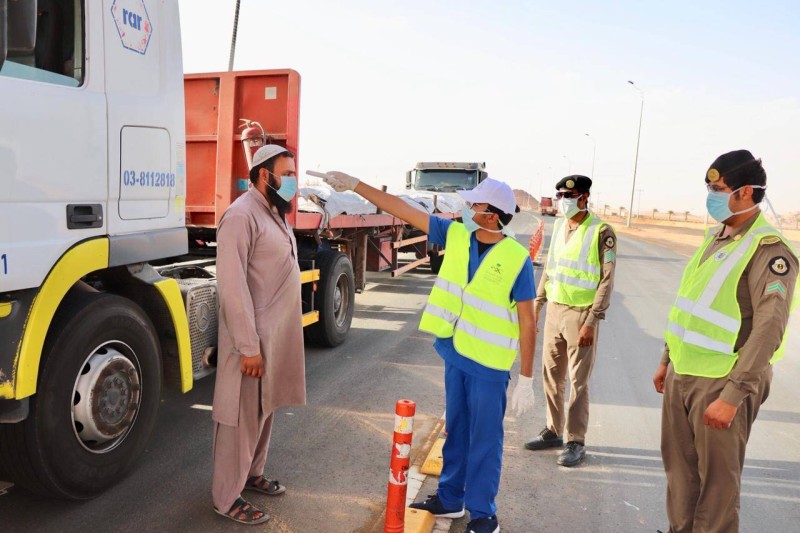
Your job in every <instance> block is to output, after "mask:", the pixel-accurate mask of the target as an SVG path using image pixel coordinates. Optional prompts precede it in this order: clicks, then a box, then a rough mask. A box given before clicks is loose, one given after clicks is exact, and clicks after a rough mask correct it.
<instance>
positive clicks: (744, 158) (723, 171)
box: [705, 150, 761, 183]
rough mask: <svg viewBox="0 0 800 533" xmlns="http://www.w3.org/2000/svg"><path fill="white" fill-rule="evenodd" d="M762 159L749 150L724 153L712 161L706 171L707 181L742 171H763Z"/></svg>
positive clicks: (711, 181)
mask: <svg viewBox="0 0 800 533" xmlns="http://www.w3.org/2000/svg"><path fill="white" fill-rule="evenodd" d="M760 168H761V160H760V159H756V158H755V157H753V154H751V153H750V151H749V150H734V151H733V152H728V153H727V154H722V155H721V156H719V157H718V158H716V159H715V160H714V162H713V163H711V166H710V167H708V170H707V171H706V176H705V179H706V183H709V182H710V183H713V182H715V181H718V180H719V179H720V178H724V177H725V176H730V175H731V174H733V173H738V172H741V171H751V170H757V171H759V172H760V171H761V170H760Z"/></svg>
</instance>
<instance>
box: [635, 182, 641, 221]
mask: <svg viewBox="0 0 800 533" xmlns="http://www.w3.org/2000/svg"><path fill="white" fill-rule="evenodd" d="M636 192H638V193H639V199H638V200H637V203H636V218H637V219H640V218H641V217H642V189H637V190H636Z"/></svg>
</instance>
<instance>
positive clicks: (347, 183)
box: [306, 170, 361, 192]
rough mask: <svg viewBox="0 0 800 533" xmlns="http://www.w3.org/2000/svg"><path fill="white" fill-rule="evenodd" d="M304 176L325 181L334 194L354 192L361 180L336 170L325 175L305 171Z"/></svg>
mask: <svg viewBox="0 0 800 533" xmlns="http://www.w3.org/2000/svg"><path fill="white" fill-rule="evenodd" d="M306 174H308V175H310V176H316V177H318V178H322V179H323V180H325V183H327V184H328V185H330V186H331V187H333V190H334V191H336V192H345V191H354V190H355V189H356V186H357V185H358V184H359V183H361V180H359V179H358V178H355V177H353V176H351V175H349V174H345V173H344V172H338V171H336V170H333V171H331V172H325V173H322V172H315V171H313V170H307V171H306Z"/></svg>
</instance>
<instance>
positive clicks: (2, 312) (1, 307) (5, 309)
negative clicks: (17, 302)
mask: <svg viewBox="0 0 800 533" xmlns="http://www.w3.org/2000/svg"><path fill="white" fill-rule="evenodd" d="M12 305H13V304H12V303H11V302H3V303H0V318H5V317H7V316H8V315H10V314H11V306H12Z"/></svg>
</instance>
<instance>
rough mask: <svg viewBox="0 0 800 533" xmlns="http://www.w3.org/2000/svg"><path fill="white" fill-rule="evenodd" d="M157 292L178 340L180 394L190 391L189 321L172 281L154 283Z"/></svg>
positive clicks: (177, 286)
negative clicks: (164, 304)
mask: <svg viewBox="0 0 800 533" xmlns="http://www.w3.org/2000/svg"><path fill="white" fill-rule="evenodd" d="M154 286H155V288H156V289H158V292H159V293H161V296H162V297H163V298H164V303H166V304H167V308H168V309H169V314H170V316H172V326H173V327H174V328H175V338H176V339H178V364H179V365H180V367H181V392H189V391H190V390H192V342H191V339H190V338H189V319H188V317H187V316H186V306H185V305H184V303H183V296H181V289H180V286H179V285H178V282H177V281H175V280H174V279H165V280H162V281H157V282H156V283H154Z"/></svg>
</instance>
